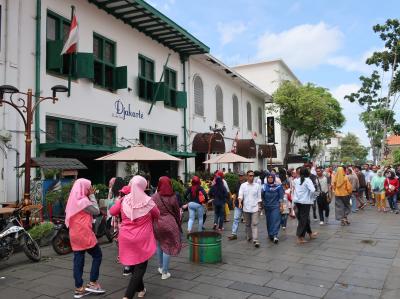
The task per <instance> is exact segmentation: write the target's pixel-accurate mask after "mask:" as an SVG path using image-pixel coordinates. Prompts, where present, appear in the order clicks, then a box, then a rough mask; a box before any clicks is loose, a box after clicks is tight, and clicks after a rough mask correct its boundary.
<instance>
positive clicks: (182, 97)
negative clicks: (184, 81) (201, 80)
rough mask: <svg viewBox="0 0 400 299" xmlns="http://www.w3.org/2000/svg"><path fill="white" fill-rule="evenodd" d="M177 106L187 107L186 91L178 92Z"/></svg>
mask: <svg viewBox="0 0 400 299" xmlns="http://www.w3.org/2000/svg"><path fill="white" fill-rule="evenodd" d="M176 107H177V108H187V93H186V91H177V92H176Z"/></svg>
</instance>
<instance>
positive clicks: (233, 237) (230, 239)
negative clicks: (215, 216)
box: [228, 235, 237, 241]
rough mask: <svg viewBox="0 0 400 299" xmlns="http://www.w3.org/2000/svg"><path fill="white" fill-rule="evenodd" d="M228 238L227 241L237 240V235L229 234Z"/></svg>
mask: <svg viewBox="0 0 400 299" xmlns="http://www.w3.org/2000/svg"><path fill="white" fill-rule="evenodd" d="M228 240H229V241H232V240H237V236H236V235H230V236H229V237H228Z"/></svg>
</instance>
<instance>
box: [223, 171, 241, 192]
mask: <svg viewBox="0 0 400 299" xmlns="http://www.w3.org/2000/svg"><path fill="white" fill-rule="evenodd" d="M224 178H225V181H226V183H227V184H228V187H229V190H230V191H231V192H233V191H234V190H235V189H236V186H237V184H238V183H239V176H238V175H237V174H235V173H226V174H225V175H224Z"/></svg>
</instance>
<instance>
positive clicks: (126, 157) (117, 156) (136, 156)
mask: <svg viewBox="0 0 400 299" xmlns="http://www.w3.org/2000/svg"><path fill="white" fill-rule="evenodd" d="M96 161H119V162H141V161H144V162H145V161H175V162H180V161H182V159H179V158H176V157H174V156H171V155H169V154H167V153H164V152H162V151H158V150H155V149H152V148H149V147H146V146H144V145H142V144H139V145H134V146H131V147H129V148H126V149H124V150H122V151H119V152H116V153H112V154H109V155H106V156H103V157H100V158H97V159H96Z"/></svg>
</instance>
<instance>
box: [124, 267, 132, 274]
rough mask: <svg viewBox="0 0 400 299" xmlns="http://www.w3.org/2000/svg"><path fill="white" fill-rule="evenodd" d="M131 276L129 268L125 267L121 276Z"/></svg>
mask: <svg viewBox="0 0 400 299" xmlns="http://www.w3.org/2000/svg"><path fill="white" fill-rule="evenodd" d="M131 274H132V272H131V267H129V266H125V267H124V270H123V271H122V276H129V275H131Z"/></svg>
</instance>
